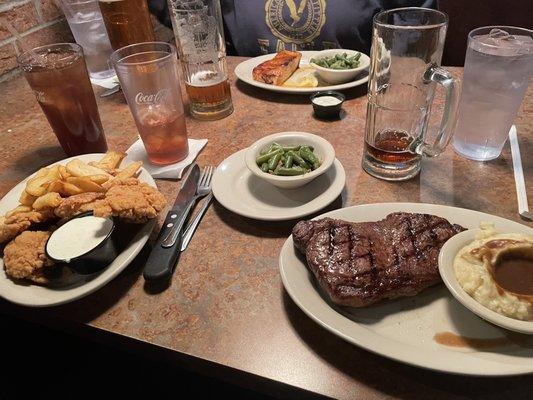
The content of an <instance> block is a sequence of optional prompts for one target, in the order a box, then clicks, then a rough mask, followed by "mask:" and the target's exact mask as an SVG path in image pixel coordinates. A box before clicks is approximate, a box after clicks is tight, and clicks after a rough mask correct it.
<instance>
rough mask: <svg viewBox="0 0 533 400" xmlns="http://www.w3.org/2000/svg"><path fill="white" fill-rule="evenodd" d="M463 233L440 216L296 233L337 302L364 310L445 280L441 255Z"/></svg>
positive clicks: (318, 224) (339, 224) (327, 225)
mask: <svg viewBox="0 0 533 400" xmlns="http://www.w3.org/2000/svg"><path fill="white" fill-rule="evenodd" d="M462 230H464V229H463V228H462V227H460V226H459V225H452V224H450V223H449V222H448V221H447V220H446V219H444V218H440V217H437V216H434V215H429V214H411V213H393V214H389V215H388V216H387V217H386V218H385V219H383V220H381V221H378V222H361V223H350V222H346V221H342V220H335V219H331V218H324V219H321V220H318V221H301V222H299V223H298V224H296V226H295V227H294V229H293V232H292V234H293V239H294V243H295V245H296V247H297V248H298V249H299V250H300V251H301V252H302V253H304V254H305V256H306V259H307V263H308V265H309V267H310V269H311V270H312V271H313V273H314V275H315V277H316V279H317V280H318V282H319V284H320V286H321V287H322V288H323V289H324V290H325V291H326V293H327V294H328V295H329V297H330V298H331V300H332V301H333V302H334V303H336V304H340V305H346V306H352V307H363V306H367V305H369V304H372V303H375V302H377V301H379V300H383V299H394V298H397V297H404V296H413V295H415V294H417V293H419V292H420V291H422V290H423V289H425V288H427V287H429V286H432V285H434V284H436V283H438V282H440V276H439V272H438V265H437V258H438V255H439V251H440V249H441V247H442V245H443V244H444V242H446V240H448V239H449V238H450V237H452V236H453V235H455V234H456V233H458V232H461V231H462Z"/></svg>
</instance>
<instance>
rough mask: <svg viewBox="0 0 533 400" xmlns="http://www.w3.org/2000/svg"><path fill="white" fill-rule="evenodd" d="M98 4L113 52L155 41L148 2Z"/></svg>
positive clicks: (104, 0) (125, 0) (102, 1)
mask: <svg viewBox="0 0 533 400" xmlns="http://www.w3.org/2000/svg"><path fill="white" fill-rule="evenodd" d="M98 4H99V6H100V11H101V12H102V17H103V18H104V24H105V27H106V30H107V35H108V36H109V41H110V42H111V47H113V50H118V49H120V48H121V47H124V46H128V45H130V44H135V43H141V42H153V41H154V40H155V34H154V27H153V25H152V20H151V19H150V12H149V11H148V5H147V3H146V0H98Z"/></svg>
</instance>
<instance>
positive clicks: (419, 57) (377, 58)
mask: <svg viewBox="0 0 533 400" xmlns="http://www.w3.org/2000/svg"><path fill="white" fill-rule="evenodd" d="M447 25H448V17H447V16H446V14H444V13H442V12H440V11H436V10H431V9H426V8H412V7H409V8H398V9H393V10H387V11H383V12H380V13H379V14H377V15H376V16H375V17H374V24H373V35H372V50H371V57H370V58H371V61H370V77H369V81H368V106H367V115H366V127H365V148H364V153H363V169H364V170H365V171H366V172H368V173H369V174H370V175H373V176H375V177H377V178H380V179H385V180H390V181H400V180H405V179H410V178H412V177H414V176H416V174H418V172H419V171H420V164H421V158H422V156H428V157H434V156H437V155H439V154H440V153H442V151H444V149H445V147H446V146H447V145H448V143H449V142H450V139H451V137H452V135H453V131H454V129H455V124H456V121H457V104H458V97H459V89H458V87H459V82H458V81H457V80H456V79H454V78H453V77H452V76H451V74H450V73H449V72H448V71H446V70H445V69H443V68H441V67H440V66H439V65H440V62H441V59H442V51H443V47H444V39H445V37H446V28H447ZM436 84H439V85H442V86H443V88H444V90H445V93H446V103H445V106H444V112H443V116H442V121H441V123H440V127H439V129H438V132H437V135H436V139H435V141H434V142H433V143H431V144H430V143H428V142H427V141H426V132H427V126H428V120H429V114H430V110H431V104H432V102H433V97H434V94H435V87H436Z"/></svg>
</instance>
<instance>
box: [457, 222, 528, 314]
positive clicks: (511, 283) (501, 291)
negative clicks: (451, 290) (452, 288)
mask: <svg viewBox="0 0 533 400" xmlns="http://www.w3.org/2000/svg"><path fill="white" fill-rule="evenodd" d="M453 269H454V272H455V276H456V278H457V281H458V282H459V284H460V285H461V286H462V288H463V289H464V290H465V291H466V292H467V293H468V294H469V295H470V296H471V297H472V298H474V300H476V301H477V302H478V303H480V304H482V305H484V306H485V307H487V308H489V309H491V310H493V311H495V312H497V313H499V314H501V315H505V316H507V317H510V318H515V319H520V320H525V321H533V236H532V235H523V234H518V233H498V232H497V231H496V230H495V229H494V226H493V225H492V224H482V225H481V233H480V234H478V235H477V236H476V240H474V241H473V242H472V243H470V244H468V245H467V246H465V247H463V248H462V249H461V250H460V251H459V252H458V253H457V255H456V256H455V259H454V262H453Z"/></svg>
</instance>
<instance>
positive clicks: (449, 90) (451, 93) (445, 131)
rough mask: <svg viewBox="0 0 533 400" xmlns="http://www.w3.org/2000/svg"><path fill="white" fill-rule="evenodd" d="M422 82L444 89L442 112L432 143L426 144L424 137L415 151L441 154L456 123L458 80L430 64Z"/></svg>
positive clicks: (434, 154) (430, 155) (428, 155)
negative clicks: (433, 83) (444, 99)
mask: <svg viewBox="0 0 533 400" xmlns="http://www.w3.org/2000/svg"><path fill="white" fill-rule="evenodd" d="M423 82H424V83H431V82H435V83H438V84H439V85H442V86H443V87H444V89H445V91H446V102H445V104H444V112H443V114H442V120H441V122H440V126H439V131H438V132H439V133H438V134H437V137H436V139H435V142H433V144H428V143H426V141H425V138H422V143H420V144H419V145H418V147H417V151H416V152H417V153H418V154H423V155H425V156H427V157H435V156H438V155H439V154H441V153H442V152H443V151H444V149H445V148H446V146H447V145H448V143H450V140H451V138H452V136H453V133H454V131H455V126H456V124H457V107H458V105H459V92H460V86H459V85H460V81H459V79H456V78H454V77H453V76H452V75H451V74H450V73H449V72H448V71H447V70H445V69H444V68H441V67H438V66H437V65H432V66H430V67H429V68H428V69H427V70H426V72H425V73H424V77H423Z"/></svg>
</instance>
